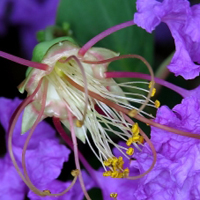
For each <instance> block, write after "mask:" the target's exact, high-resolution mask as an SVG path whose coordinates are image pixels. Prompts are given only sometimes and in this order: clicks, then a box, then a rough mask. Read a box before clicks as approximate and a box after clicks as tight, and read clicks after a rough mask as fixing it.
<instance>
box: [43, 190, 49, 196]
mask: <svg viewBox="0 0 200 200" xmlns="http://www.w3.org/2000/svg"><path fill="white" fill-rule="evenodd" d="M43 192H45V194H47V195H49V194H51V191H50V190H43Z"/></svg>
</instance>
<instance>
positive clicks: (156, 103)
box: [154, 100, 160, 108]
mask: <svg viewBox="0 0 200 200" xmlns="http://www.w3.org/2000/svg"><path fill="white" fill-rule="evenodd" d="M154 105H155V107H156V108H159V107H160V101H158V100H155V102H154Z"/></svg>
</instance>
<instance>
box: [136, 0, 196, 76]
mask: <svg viewBox="0 0 200 200" xmlns="http://www.w3.org/2000/svg"><path fill="white" fill-rule="evenodd" d="M199 18H200V5H199V4H198V5H195V6H193V7H190V4H189V1H187V0H164V1H162V2H158V1H156V0H152V1H148V0H137V13H135V15H134V22H135V23H136V24H137V25H138V26H140V27H142V28H144V29H146V31H148V32H152V31H153V30H154V29H155V28H156V26H157V25H158V24H160V23H161V22H164V23H166V24H167V25H168V27H169V29H170V31H171V34H172V37H173V38H174V42H175V46H176V51H175V54H174V56H173V58H172V60H171V63H170V65H169V66H168V68H169V70H170V71H171V72H173V73H174V74H175V75H176V76H178V75H181V76H183V77H184V78H185V79H192V78H195V77H196V76H198V75H199V72H200V65H198V64H195V63H194V62H197V63H199V64H200V57H199V54H200V29H199V23H200V22H199Z"/></svg>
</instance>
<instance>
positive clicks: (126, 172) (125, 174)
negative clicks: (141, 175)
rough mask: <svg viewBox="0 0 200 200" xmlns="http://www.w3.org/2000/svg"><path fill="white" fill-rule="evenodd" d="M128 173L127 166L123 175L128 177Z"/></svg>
mask: <svg viewBox="0 0 200 200" xmlns="http://www.w3.org/2000/svg"><path fill="white" fill-rule="evenodd" d="M128 175H129V169H128V168H126V169H125V170H124V171H123V177H124V178H126V177H128Z"/></svg>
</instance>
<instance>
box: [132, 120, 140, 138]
mask: <svg viewBox="0 0 200 200" xmlns="http://www.w3.org/2000/svg"><path fill="white" fill-rule="evenodd" d="M131 131H132V133H133V135H138V134H139V132H140V130H139V126H138V123H135V124H133V126H132V129H131Z"/></svg>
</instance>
